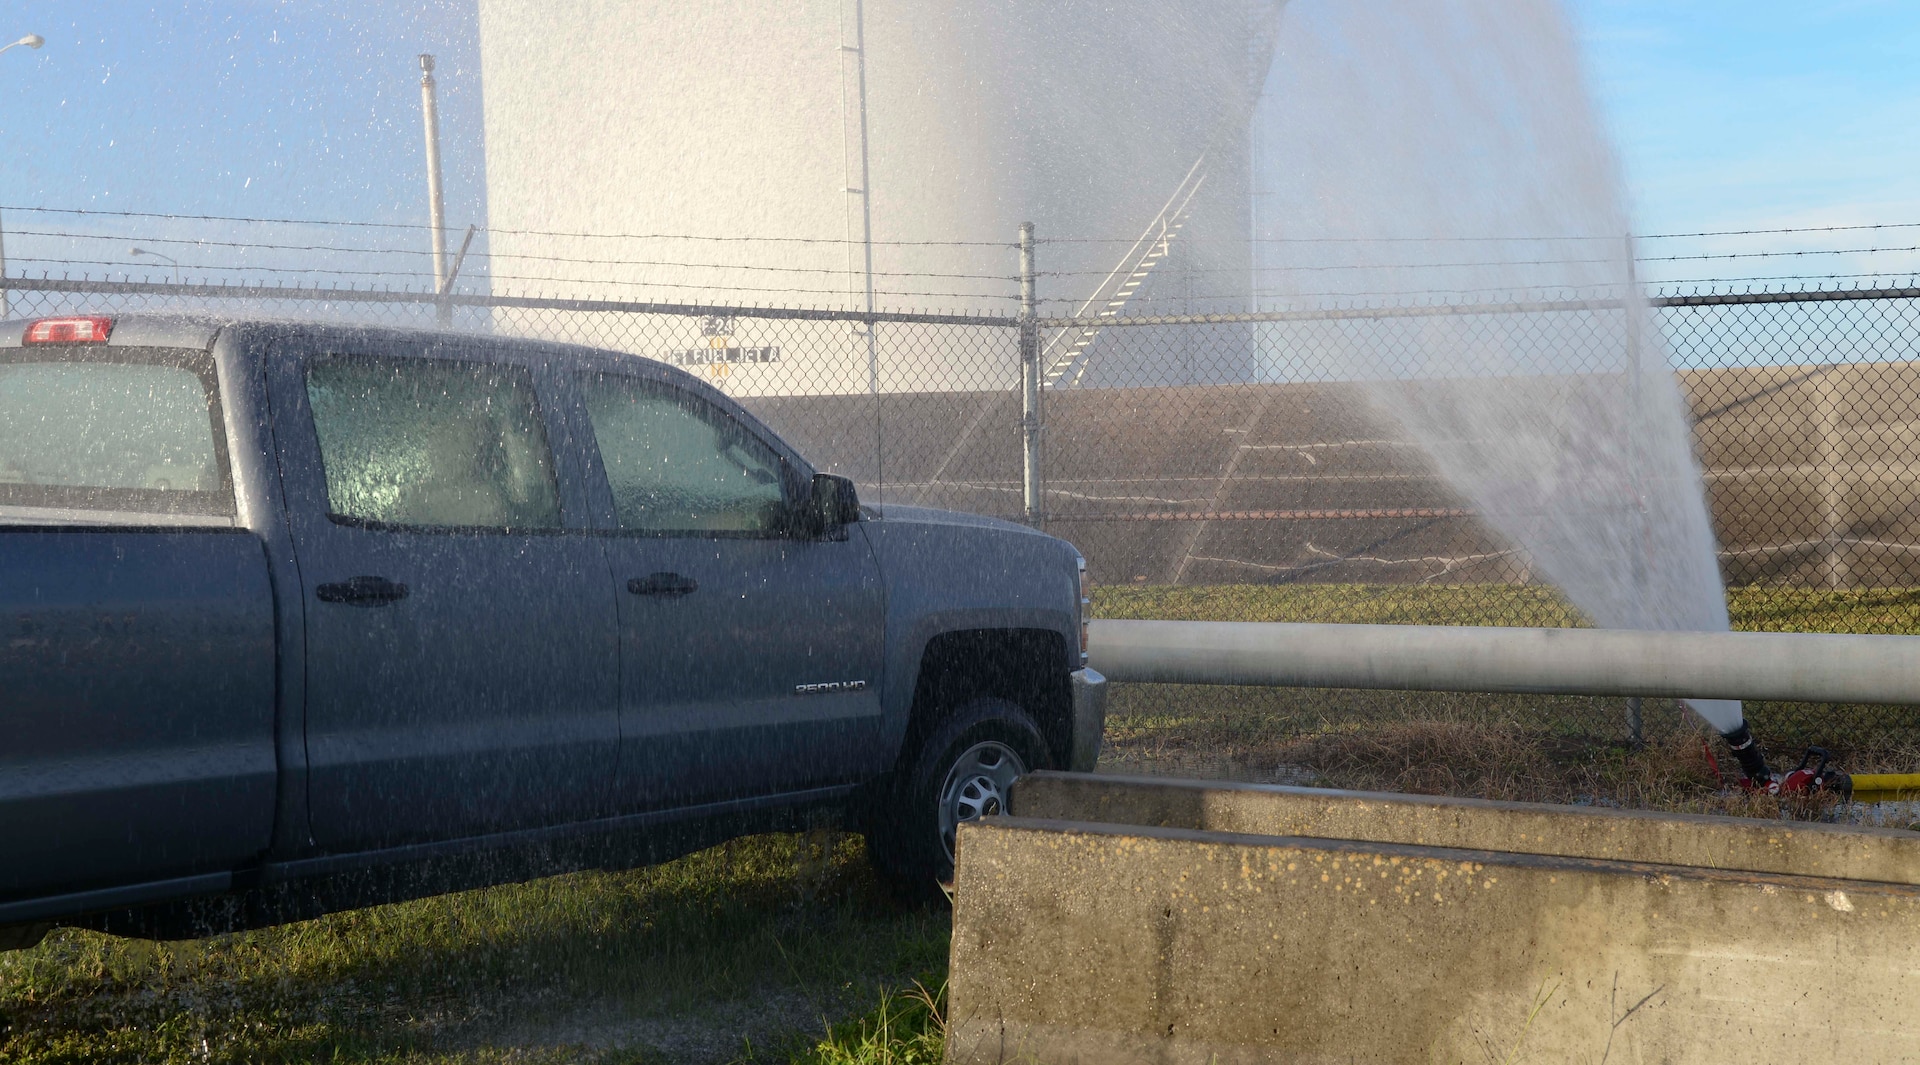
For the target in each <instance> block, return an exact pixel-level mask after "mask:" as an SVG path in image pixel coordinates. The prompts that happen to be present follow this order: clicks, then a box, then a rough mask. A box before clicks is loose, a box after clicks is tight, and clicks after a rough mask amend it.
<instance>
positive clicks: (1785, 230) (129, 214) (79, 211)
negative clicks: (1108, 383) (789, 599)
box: [0, 205, 1920, 248]
mask: <svg viewBox="0 0 1920 1065" xmlns="http://www.w3.org/2000/svg"><path fill="white" fill-rule="evenodd" d="M0 211H16V212H30V213H38V214H63V215H73V216H76V217H98V218H148V219H159V220H166V221H198V222H239V223H246V224H255V225H292V226H338V227H344V228H358V229H389V230H402V231H408V232H416V233H426V232H430V231H431V229H432V227H431V226H429V225H427V224H425V223H419V222H366V221H351V220H345V219H315V218H277V217H270V216H249V215H218V214H191V213H185V212H165V211H103V210H99V209H97V208H84V207H44V206H17V205H0ZM448 228H449V230H450V231H453V232H458V227H448ZM476 229H477V231H478V232H480V233H489V234H501V235H511V236H541V237H573V238H581V239H589V240H684V241H714V242H725V243H754V242H762V243H798V244H829V245H849V244H851V245H866V244H873V245H879V246H887V247H974V248H1018V247H1019V245H1018V243H1017V242H1015V241H1009V240H856V239H852V238H848V237H769V236H722V235H716V234H698V233H662V232H653V233H596V232H592V231H587V230H544V229H513V228H505V227H495V226H478V227H476ZM1883 229H1920V222H1873V223H1857V224H1850V225H1825V226H1779V227H1773V228H1761V229H1707V230H1697V231H1693V232H1676V233H1637V234H1627V233H1622V234H1619V235H1617V236H1616V235H1611V234H1591V233H1588V234H1566V235H1552V234H1538V233H1528V234H1514V235H1507V236H1501V235H1486V236H1469V235H1443V236H1399V237H1395V236H1380V237H1253V238H1244V239H1242V238H1235V239H1233V240H1231V241H1227V243H1233V244H1245V243H1248V242H1249V241H1251V242H1253V243H1264V244H1451V243H1506V242H1521V241H1624V240H1627V239H1633V240H1681V239H1694V238H1700V237H1744V236H1782V235H1789V234H1804V233H1850V232H1866V231H1874V230H1883ZM1190 239H1191V238H1189V240H1190ZM1139 241H1140V238H1139V237H1138V236H1132V237H1041V238H1039V239H1037V240H1036V243H1039V244H1128V245H1132V244H1136V243H1139Z"/></svg>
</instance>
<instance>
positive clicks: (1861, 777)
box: [1853, 773, 1920, 795]
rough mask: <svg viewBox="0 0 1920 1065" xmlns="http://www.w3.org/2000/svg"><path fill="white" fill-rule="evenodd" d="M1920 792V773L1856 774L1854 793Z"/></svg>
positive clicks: (1854, 776)
mask: <svg viewBox="0 0 1920 1065" xmlns="http://www.w3.org/2000/svg"><path fill="white" fill-rule="evenodd" d="M1863 791H1920V773H1855V774H1853V792H1854V794H1855V795H1858V794H1859V793H1861V792H1863Z"/></svg>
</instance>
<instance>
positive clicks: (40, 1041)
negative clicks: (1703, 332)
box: [0, 585, 1920, 1065]
mask: <svg viewBox="0 0 1920 1065" xmlns="http://www.w3.org/2000/svg"><path fill="white" fill-rule="evenodd" d="M1094 604H1095V605H1094V609H1095V612H1096V614H1097V615H1099V616H1104V617H1168V618H1192V619H1200V620H1316V621H1344V622H1416V621H1419V622H1443V623H1473V622H1476V621H1478V622H1494V621H1498V622H1503V623H1507V624H1530V625H1560V624H1570V623H1573V622H1574V621H1575V620H1576V618H1575V616H1574V614H1573V613H1572V611H1570V610H1568V609H1567V608H1566V606H1565V604H1564V603H1563V602H1561V601H1560V600H1559V599H1558V597H1557V596H1555V595H1554V594H1552V593H1551V592H1550V591H1548V590H1545V589H1538V588H1513V587H1508V586H1464V587H1460V586H1455V587H1440V586H1425V587H1419V586H1413V587H1392V588H1382V587H1367V586H1328V585H1311V586H1231V587H1215V588H1151V587H1139V586H1134V587H1118V588H1098V589H1096V590H1095V592H1094ZM1731 605H1732V612H1733V615H1734V619H1735V624H1736V626H1738V627H1741V628H1766V629H1777V630H1787V631H1794V630H1801V629H1812V630H1832V631H1871V632H1907V631H1911V630H1912V628H1913V627H1914V626H1913V618H1914V616H1915V615H1916V614H1917V613H1920V592H1917V591H1912V590H1907V589H1884V590H1873V591H1867V592H1858V593H1850V594H1845V595H1840V594H1835V593H1826V592H1817V591H1803V590H1794V589H1741V590H1735V591H1734V592H1733V593H1732V595H1731ZM1867 710H1871V712H1872V713H1875V714H1879V715H1882V716H1881V717H1879V718H1874V719H1868V718H1865V717H1860V716H1854V717H1845V716H1844V715H1843V712H1853V713H1855V714H1860V713H1865V712H1866V711H1867ZM1624 712H1625V707H1624V702H1623V701H1621V700H1601V699H1573V698H1547V697H1536V696H1485V695H1464V694H1463V695H1409V694H1406V693H1395V692H1356V691H1327V690H1299V691H1295V690H1271V689H1252V688H1217V687H1216V688H1207V687H1180V686H1172V685H1128V686H1120V687H1118V688H1117V689H1116V690H1115V692H1114V695H1113V701H1112V705H1111V706H1110V710H1109V729H1108V748H1107V751H1106V753H1105V755H1104V756H1103V768H1117V769H1122V770H1135V771H1147V772H1177V773H1183V774H1188V775H1199V776H1215V777H1231V778H1240V779H1287V780H1293V781H1298V782H1303V783H1314V784H1318V785H1322V786H1329V787H1345V788H1356V789H1364V790H1388V791H1407V792H1425V793H1444V794H1455V795H1471V796H1479V797H1484V798H1496V799H1522V800H1535V801H1548V802H1574V803H1598V804H1605V805H1619V806H1630V807H1643V808H1652V809H1668V810H1685V811H1697V812H1718V813H1730V814H1741V815H1747V816H1760V817H1780V816H1788V817H1812V816H1818V815H1820V814H1821V813H1823V812H1824V811H1823V810H1822V808H1821V807H1820V805H1819V804H1818V803H1814V804H1805V805H1791V804H1790V805H1788V806H1785V807H1783V806H1782V805H1781V804H1780V803H1779V802H1778V801H1777V800H1771V799H1765V798H1753V797H1749V796H1745V795H1740V794H1728V793H1726V792H1724V791H1723V789H1722V788H1721V787H1720V781H1719V780H1718V779H1717V778H1716V777H1715V775H1714V772H1713V769H1712V766H1711V764H1710V763H1709V761H1708V759H1707V757H1706V755H1705V754H1704V753H1703V751H1702V747H1701V743H1700V734H1699V732H1698V731H1697V730H1696V727H1695V726H1693V725H1691V724H1690V723H1689V722H1688V721H1687V720H1686V719H1685V718H1684V717H1683V716H1682V714H1681V713H1680V711H1679V709H1678V706H1677V705H1676V704H1674V703H1672V702H1670V701H1666V702H1661V701H1649V702H1648V704H1647V706H1646V707H1645V711H1644V712H1645V715H1646V718H1647V721H1648V723H1649V724H1648V736H1649V742H1648V744H1647V745H1646V746H1645V747H1644V748H1642V749H1637V750H1636V749H1629V748H1627V747H1625V746H1624V745H1622V744H1619V743H1617V742H1611V741H1614V740H1617V738H1618V737H1619V735H1620V722H1621V720H1622V718H1623V716H1624ZM1749 713H1750V716H1751V717H1753V718H1754V720H1755V721H1756V728H1757V729H1758V730H1759V731H1760V733H1761V735H1762V736H1763V737H1764V738H1767V739H1769V740H1770V741H1773V742H1775V745H1776V748H1777V749H1778V748H1780V747H1781V746H1782V745H1783V743H1784V738H1785V737H1789V736H1796V735H1799V734H1800V733H1806V734H1808V735H1819V736H1820V737H1821V738H1827V739H1831V738H1832V726H1833V725H1834V724H1835V723H1836V722H1841V721H1846V722H1852V723H1853V724H1854V725H1855V726H1856V727H1855V728H1854V729H1853V731H1852V733H1850V735H1851V736H1852V738H1853V739H1852V742H1851V744H1850V746H1848V745H1844V744H1843V745H1842V746H1848V751H1847V757H1848V765H1849V767H1850V768H1854V769H1856V770H1861V771H1865V770H1869V769H1875V768H1886V769H1907V768H1911V767H1913V766H1916V765H1920V734H1914V733H1911V732H1909V731H1905V730H1906V729H1908V728H1909V726H1908V724H1907V723H1906V722H1905V717H1906V714H1905V712H1904V711H1903V710H1900V709H1899V708H1891V709H1890V708H1884V707H1879V708H1808V707H1804V706H1801V707H1788V706H1778V707H1776V706H1769V705H1767V704H1757V705H1751V706H1750V707H1749ZM1861 722H1869V724H1870V725H1871V727H1868V726H1867V725H1862V724H1861ZM1821 728H1826V729H1827V730H1828V731H1827V732H1826V733H1821V732H1820V729H1821ZM1796 729H1798V730H1799V732H1796V731H1795V730H1796ZM947 948H948V922H947V919H946V917H945V915H944V914H941V913H932V912H927V911H921V910H908V909H902V908H900V907H898V906H897V905H895V904H894V903H892V902H891V901H890V900H889V899H888V898H887V897H886V896H885V895H884V893H883V892H882V891H881V890H880V888H879V887H878V885H877V884H876V883H875V882H874V880H873V878H872V876H871V874H870V873H869V872H868V871H867V868H866V864H865V859H864V855H863V853H862V845H861V843H860V841H859V840H858V839H854V838H845V837H842V838H840V839H838V840H837V841H830V840H825V839H822V838H820V837H800V836H764V837H756V838H753V839H746V840H738V841H735V842H734V843H732V844H729V845H726V846H723V847H717V848H714V849H713V850H709V851H705V852H702V853H700V854H695V855H691V856H688V857H686V858H683V859H681V860H679V861H676V862H672V863H669V864H667V865H663V866H659V867H656V868H652V869H644V870H636V871H632V872H625V873H579V874H574V875H570V876H564V877H555V878H550V879H547V880H542V881H536V882H532V883H528V884H515V885H506V886H502V887H496V888H489V889H485V890H481V891H472V892H465V893H461V894H455V895H447V896H442V897H439V898H433V899H422V900H418V901H414V902H407V903H400V904H396V905H392V906H383V907H376V908H373V909H368V910H363V911H358V912H354V913H346V914H337V915H334V916H331V917H327V918H322V919H320V920H316V921H309V922H305V923H302V924H298V925H291V926H288V927H285V928H278V929H265V930H261V931H257V932H249V933H242V934H238V935H231V936H222V937H217V938H214V939H208V940H201V941H195V942H186V943H146V942H140V941H134V940H122V939H114V938H111V937H107V936H102V935H97V934H94V933H90V932H81V931H75V930H60V931H56V932H54V933H53V934H52V935H50V936H49V937H48V939H47V941H46V942H45V943H43V944H42V945H40V946H39V947H36V948H34V949H32V950H27V951H16V952H11V953H0V1062H18V1063H22V1065H54V1063H70V1062H71V1063H79V1062H129V1063H130V1062H216V1063H222V1062H234V1063H238V1062H296V1061H298V1062H305V1061H329V1062H336V1063H359V1062H366V1063H375V1062H378V1063H394V1065H442V1063H455V1062H459V1063H475V1065H484V1063H493V1062H501V1063H505V1062H514V1063H531V1065H544V1063H546V1062H579V1061H585V1062H599V1063H605V1065H641V1063H653V1062H683V1061H715V1062H718V1061H738V1062H751V1063H758V1062H776V1061H782V1062H784V1061H792V1062H801V1063H806V1065H922V1063H931V1062H935V1061H938V1060H939V1059H940V1056H941V1053H942V1050H943V1044H944V1028H943V1020H942V1016H943V1012H944V980H945V970H946V958H947Z"/></svg>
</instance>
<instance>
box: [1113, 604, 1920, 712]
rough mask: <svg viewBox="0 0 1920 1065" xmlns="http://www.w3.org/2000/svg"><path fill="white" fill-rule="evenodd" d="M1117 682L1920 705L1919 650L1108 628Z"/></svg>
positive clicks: (1611, 633) (1499, 635)
mask: <svg viewBox="0 0 1920 1065" xmlns="http://www.w3.org/2000/svg"><path fill="white" fill-rule="evenodd" d="M1088 651H1089V654H1090V659H1091V660H1090V661H1089V663H1088V664H1089V665H1091V666H1092V667H1093V668H1094V669H1096V670H1098V671H1100V672H1101V673H1103V674H1105V675H1106V677H1107V679H1109V680H1112V681H1134V682H1139V683H1166V684H1247V685H1277V686H1283V687H1305V688H1392V689H1400V690H1408V691H1463V692H1533V693H1538V694H1547V695H1642V696H1660V697H1669V696H1670V697H1676V698H1695V699H1783V700H1797V701H1807V702H1857V703H1920V637H1914V636H1841V635H1828V634H1807V633H1778V632H1641V631H1625V630H1619V629H1518V628H1495V627H1449V626H1440V625H1294V624H1280V623H1274V622H1238V621H1095V622H1093V623H1092V626H1091V632H1090V634H1089V647H1088Z"/></svg>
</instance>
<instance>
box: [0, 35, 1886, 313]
mask: <svg viewBox="0 0 1920 1065" xmlns="http://www.w3.org/2000/svg"><path fill="white" fill-rule="evenodd" d="M955 2H960V0H955ZM1409 2H1416V0H1409ZM472 5H473V0H384V2H379V0H334V2H331V3H323V2H319V0H303V2H272V0H197V2H186V0H169V2H162V3H154V2H151V0H148V2H122V3H110V2H89V0H21V2H11V3H5V4H0V40H11V39H13V38H14V37H17V36H18V35H20V34H23V33H27V32H37V33H40V34H42V35H44V36H45V37H46V38H47V45H46V47H45V48H43V49H41V50H40V51H38V52H34V51H28V50H26V49H23V48H16V49H14V50H12V51H10V52H8V53H6V54H5V55H4V56H0V101H4V103H3V104H0V137H4V143H5V144H7V145H8V150H7V151H6V153H5V154H4V156H3V157H0V205H5V206H6V207H9V208H21V207H36V206H38V207H75V208H88V209H93V210H128V211H158V212H178V213H187V214H218V215H246V216H260V217H296V218H323V219H341V220H354V221H363V222H390V223H418V222H421V221H423V220H424V218H423V216H424V206H423V201H424V177H423V175H422V169H421V167H422V163H421V152H420V140H421V137H420V120H419V103H418V72H417V68H416V66H415V62H414V55H415V54H416V53H418V52H422V51H431V52H434V53H436V54H437V55H438V56H439V57H440V84H441V93H442V96H441V105H442V108H443V128H444V136H445V139H446V145H447V154H448V159H449V167H448V175H447V184H448V221H449V223H450V224H451V225H454V226H464V225H465V224H466V223H468V222H475V223H480V224H484V221H485V190H484V169H483V159H482V154H483V153H482V141H481V132H480V122H481V112H480V103H479V76H478V59H477V56H478V52H477V46H476V43H475V40H474V34H475V30H474V14H473V6H472ZM1569 11H1570V12H1571V14H1572V16H1573V19H1574V21H1575V25H1576V31H1577V33H1578V35H1579V38H1580V40H1581V41H1582V42H1583V43H1584V45H1585V47H1586V53H1587V57H1588V58H1587V61H1588V64H1589V69H1588V74H1589V77H1590V79H1591V83H1592V86H1593V90H1594V94H1595V97H1596V99H1597V101H1598V103H1599V106H1600V110H1601V113H1602V115H1603V118H1604V120H1605V122H1606V124H1607V125H1608V127H1609V128H1610V129H1611V130H1612V131H1613V133H1614V135H1615V137H1616V138H1617V140H1618V144H1619V148H1620V154H1621V157H1622V163H1623V170H1624V172H1625V175H1626V180H1627V187H1628V198H1629V201H1630V203H1631V204H1632V207H1633V210H1634V215H1635V228H1636V229H1637V230H1639V231H1641V232H1652V233H1659V232H1675V231H1694V230H1713V229H1748V228H1773V227H1779V226H1807V225H1827V224H1861V223H1900V222H1920V4H1915V3H1912V2H1911V0H1854V2H1841V3H1805V2H1802V3H1785V2H1778V0H1747V2H1744V3H1734V2H1731V0H1685V2H1682V3H1675V2H1672V0H1665V2H1656V0H1570V3H1569ZM56 221H57V220H56V219H55V218H53V217H52V216H32V215H27V214H22V213H21V212H19V211H17V210H11V211H9V212H8V213H7V214H6V224H7V228H8V229H9V230H10V231H15V232H19V231H21V230H22V229H31V227H33V226H36V225H38V226H43V227H50V226H52V225H53V224H54V223H55V222H56ZM171 231H172V230H169V229H168V228H167V227H166V226H165V225H162V224H158V223H154V224H149V228H147V229H144V230H140V231H139V232H141V233H144V234H147V235H149V236H154V235H161V236H164V235H165V234H166V233H168V232H171ZM1916 233H1920V231H1914V230H1907V231H1898V230H1896V231H1893V234H1892V235H1887V236H1886V237H1885V238H1884V239H1885V241H1886V242H1888V243H1899V242H1901V241H1904V242H1905V243H1908V244H1913V243H1920V236H1914V235H1913V234H1916ZM395 236H396V239H398V235H395ZM288 239H289V242H292V240H291V235H289V237H288ZM1764 239H1766V240H1768V241H1769V242H1770V243H1767V244H1766V245H1765V246H1766V247H1768V248H1769V249H1779V248H1784V247H1790V246H1799V245H1798V244H1796V243H1795V242H1800V243H1801V244H1805V245H1806V246H1810V247H1811V246H1819V244H1820V239H1821V238H1816V237H1805V238H1802V237H1787V238H1782V237H1772V238H1764ZM25 243H26V244H27V246H28V249H27V250H29V251H30V246H31V237H30V236H27V237H26V241H25ZM21 245H22V240H21V239H15V240H12V241H9V247H8V251H9V253H10V256H11V257H13V258H14V259H15V260H16V261H17V260H19V259H20V258H21V255H22V251H20V250H16V249H18V248H20V247H21ZM1698 246H1701V247H1711V248H1716V249H1720V248H1737V247H1745V246H1748V245H1742V244H1739V242H1737V241H1733V242H1729V241H1710V242H1706V243H1705V244H1701V245H1698ZM1825 246H1829V247H1833V246H1841V245H1836V244H1832V243H1831V242H1829V243H1827V244H1826V245H1825ZM116 248H117V251H118V252H121V253H123V252H124V251H125V248H123V247H118V246H117V245H116ZM113 250H115V249H109V248H106V247H105V246H104V245H103V246H102V247H101V249H100V252H101V257H102V258H111V257H113V256H110V255H108V254H107V252H109V251H113ZM1836 261H1837V260H1836ZM1847 261H1848V262H1851V263H1854V264H1856V265H1858V264H1859V263H1862V262H1868V260H1864V259H1860V258H1858V257H1855V258H1853V259H1849V260H1847ZM1886 261H1887V260H1884V259H1882V260H1874V261H1873V262H1876V263H1884V262H1886ZM1903 261H1908V262H1910V261H1911V260H1903ZM1831 265H1832V262H1826V261H1823V262H1822V263H1821V264H1820V265H1819V266H1818V267H1817V268H1816V267H1814V266H1812V265H1811V264H1809V272H1813V271H1814V270H1815V269H1822V270H1824V269H1828V268H1829V267H1830V266H1831ZM1870 265H1871V263H1870ZM1909 268H1910V267H1909ZM1693 269H1695V270H1696V271H1697V270H1698V269H1700V268H1699V267H1694V268H1693ZM1713 269H1718V270H1721V271H1722V272H1723V273H1724V274H1726V275H1727V276H1736V275H1738V274H1739V272H1740V270H1742V269H1748V267H1747V266H1741V267H1740V268H1739V269H1734V268H1733V267H1732V266H1715V267H1713ZM1684 272H1685V271H1682V273H1668V274H1667V275H1665V276H1669V277H1674V276H1682V275H1683V274H1684Z"/></svg>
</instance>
